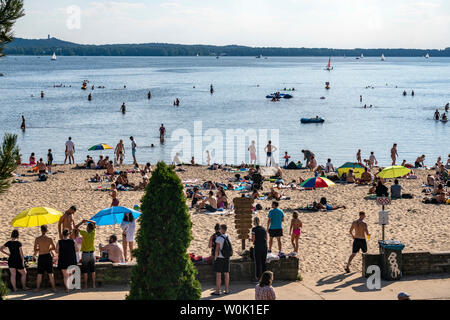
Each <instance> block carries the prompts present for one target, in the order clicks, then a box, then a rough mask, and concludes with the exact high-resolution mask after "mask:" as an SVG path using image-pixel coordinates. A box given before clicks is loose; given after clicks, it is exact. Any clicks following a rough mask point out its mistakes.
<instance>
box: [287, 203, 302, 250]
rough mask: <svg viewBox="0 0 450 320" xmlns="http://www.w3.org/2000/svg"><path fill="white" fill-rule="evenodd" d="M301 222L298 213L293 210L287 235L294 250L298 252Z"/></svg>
mask: <svg viewBox="0 0 450 320" xmlns="http://www.w3.org/2000/svg"><path fill="white" fill-rule="evenodd" d="M302 228H303V224H302V222H301V221H300V219H299V218H298V213H297V212H295V211H294V213H293V214H292V220H291V227H290V229H289V235H290V236H291V243H292V246H293V247H294V252H295V253H297V254H298V239H300V234H301V232H302Z"/></svg>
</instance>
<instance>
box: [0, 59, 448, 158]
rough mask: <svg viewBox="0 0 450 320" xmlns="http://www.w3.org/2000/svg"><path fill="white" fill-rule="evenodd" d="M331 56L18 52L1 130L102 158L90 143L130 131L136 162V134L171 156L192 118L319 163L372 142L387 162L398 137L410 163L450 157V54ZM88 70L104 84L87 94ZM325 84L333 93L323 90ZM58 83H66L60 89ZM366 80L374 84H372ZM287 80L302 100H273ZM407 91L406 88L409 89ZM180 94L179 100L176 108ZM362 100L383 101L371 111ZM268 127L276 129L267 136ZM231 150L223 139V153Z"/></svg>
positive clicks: (33, 148)
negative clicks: (449, 107) (250, 132)
mask: <svg viewBox="0 0 450 320" xmlns="http://www.w3.org/2000/svg"><path fill="white" fill-rule="evenodd" d="M327 62H328V59H326V58H325V59H324V58H318V57H302V58H297V57H296V58H281V57H280V58H269V59H255V58H251V57H245V58H244V57H221V58H220V59H216V58H214V57H59V58H58V60H57V61H55V62H52V61H50V57H16V56H9V57H6V58H2V59H0V72H1V73H4V74H5V76H4V77H0V108H1V112H0V128H1V130H0V132H1V134H3V132H10V133H16V134H18V135H19V144H20V148H21V152H22V154H23V160H24V161H28V157H29V155H30V153H31V152H35V153H36V155H37V157H38V158H39V157H43V158H44V159H46V154H47V149H49V148H51V149H53V153H54V157H55V160H56V162H57V163H60V162H61V161H63V160H64V142H65V141H66V140H67V137H68V136H72V137H73V140H74V142H75V145H76V148H77V153H76V157H75V158H76V161H77V162H81V161H82V160H84V158H85V157H86V155H87V154H90V155H93V156H94V157H95V158H96V159H97V156H98V155H99V154H100V152H88V151H87V150H88V148H89V147H91V146H93V145H95V144H98V143H107V144H110V145H112V146H115V145H116V144H117V142H118V140H119V139H123V140H124V141H125V145H126V147H127V155H128V157H127V158H126V162H128V163H130V162H131V161H132V159H131V157H130V154H131V152H130V141H129V137H130V136H131V135H132V136H134V137H135V138H136V141H137V143H138V152H137V158H138V162H139V163H144V162H146V161H150V162H152V163H154V162H156V161H157V160H165V161H169V162H170V161H171V159H172V154H173V152H174V150H175V149H176V148H175V147H176V146H177V145H178V144H179V141H174V140H173V139H172V138H171V136H172V134H174V133H176V132H177V131H176V130H180V129H186V130H188V131H189V132H190V133H191V135H192V137H193V139H194V138H195V139H199V138H200V137H199V135H201V134H202V133H198V132H197V133H194V121H202V127H203V128H202V132H203V134H204V132H205V131H206V130H208V129H218V132H219V133H220V132H222V134H223V135H224V136H225V135H226V130H227V129H244V130H247V129H255V130H259V131H257V133H258V134H263V136H261V139H260V140H261V141H258V144H259V146H260V147H261V148H260V150H262V149H263V148H264V146H265V144H266V143H267V140H268V139H269V138H272V139H273V140H274V141H275V142H276V144H278V145H277V147H278V148H279V150H280V151H281V152H280V154H279V157H280V162H281V161H282V160H281V158H282V156H283V154H282V153H284V151H288V152H289V153H290V154H291V156H292V159H294V160H299V159H301V160H303V156H302V154H301V150H302V149H310V150H312V151H313V152H314V153H315V154H316V156H317V158H318V160H319V163H325V162H326V159H327V158H328V157H330V158H332V159H333V163H334V164H335V165H340V164H342V163H344V162H346V161H354V160H355V154H356V151H357V149H358V148H361V149H362V150H363V158H368V156H369V153H370V151H374V152H375V155H376V157H377V158H378V160H379V162H380V164H381V165H389V164H390V153H389V151H390V148H391V147H392V144H393V143H397V144H398V152H399V158H400V161H401V160H403V159H406V160H408V162H412V163H413V162H414V160H415V158H416V157H417V156H418V155H420V154H422V153H423V154H426V155H427V159H426V161H425V163H426V164H428V165H432V164H434V162H435V161H436V158H437V157H438V156H443V158H444V159H446V156H447V154H449V153H450V143H449V141H450V140H449V137H450V123H443V122H440V121H434V120H433V114H434V111H435V109H436V108H439V109H440V112H442V111H443V107H444V105H445V103H447V102H450V59H449V58H430V59H428V60H426V59H425V58H389V57H387V61H385V62H382V61H380V59H379V58H364V59H361V60H356V59H355V58H350V57H348V58H336V59H333V60H332V64H333V65H334V70H333V71H331V72H328V71H325V70H324V67H325V65H326V64H327ZM84 79H88V80H89V81H90V85H95V86H96V87H97V86H105V87H106V88H105V89H95V90H94V91H91V90H87V91H82V90H81V89H80V88H81V84H82V81H83V80H84ZM327 81H329V82H330V83H331V89H330V90H325V82H327ZM59 83H63V84H64V85H65V86H66V87H65V88H64V87H63V88H54V87H53V86H54V85H55V84H59ZM210 84H214V88H215V93H214V94H213V95H211V94H210V93H209V86H210ZM124 85H126V89H123V87H124ZM369 85H370V86H374V89H366V86H369ZM69 86H71V87H69ZM194 86H195V88H193V87H194ZM285 87H288V88H290V87H295V89H296V90H295V92H293V93H292V94H293V95H294V98H293V99H291V100H284V99H282V101H280V102H276V103H274V102H271V101H270V100H268V99H266V98H265V96H266V95H267V94H270V93H272V92H275V91H279V90H281V89H283V88H285ZM148 89H151V92H152V99H151V100H148V99H147V92H148ZM41 90H43V91H45V98H44V99H41V98H40V92H41ZM403 90H406V91H407V92H408V96H406V97H404V96H402V92H403ZM411 90H414V91H415V96H414V97H412V96H411ZM89 93H92V95H93V101H91V102H89V101H88V99H87V96H88V94H89ZM360 95H362V96H363V102H362V103H360ZM322 96H324V97H326V99H325V100H321V99H320V97H322ZM177 97H178V98H179V99H180V100H181V105H180V107H179V108H176V107H174V106H173V101H174V100H175V98H177ZM122 102H125V103H126V105H127V113H126V114H125V115H122V113H121V112H120V106H121V104H122ZM364 104H367V105H371V104H372V105H373V106H374V107H373V108H371V109H364V108H362V106H363V105H364ZM21 115H24V116H25V118H26V119H27V130H26V132H25V133H22V131H21V130H20V124H21ZM316 115H319V116H321V117H323V118H324V119H326V122H325V123H324V124H308V125H302V124H300V119H301V118H302V117H308V118H309V117H315V116H316ZM161 123H164V124H165V126H166V128H167V134H168V136H167V138H166V141H165V144H164V145H161V144H160V142H159V134H158V129H159V126H160V124H161ZM261 129H268V130H269V131H268V134H269V136H268V137H267V138H266V137H264V130H261ZM272 129H273V130H277V129H278V130H279V136H278V137H277V135H276V134H275V135H273V136H270V132H271V131H270V130H272ZM216 131H217V130H216ZM273 133H275V131H273ZM194 135H196V136H195V137H194ZM209 143H210V142H203V150H201V148H202V147H201V146H200V147H196V149H194V147H192V150H191V151H189V152H190V153H191V154H186V155H185V156H186V157H189V158H190V156H191V155H195V156H196V159H197V161H198V160H199V158H201V156H203V155H204V149H205V148H206V147H207V145H208V144H209ZM248 143H249V141H248V139H247V141H246V142H245V144H246V145H247V144H248ZM151 144H155V148H150V145H151ZM218 145H219V146H220V143H219V144H218ZM230 149H233V148H232V147H230V146H227V144H226V143H225V141H224V146H223V153H224V158H225V156H226V155H228V156H229V155H230V154H231V153H230ZM234 149H235V150H234V152H235V153H236V154H237V156H240V157H242V156H244V155H246V153H245V150H242V148H241V149H239V150H236V148H234ZM262 152H263V151H262ZM103 153H104V154H106V155H108V154H109V155H111V154H112V152H110V151H108V152H103ZM219 155H220V152H219V153H215V152H214V153H213V156H217V157H219ZM263 160H264V161H263V162H265V159H263ZM224 161H225V160H224ZM239 161H240V159H239V158H235V161H233V162H239ZM247 161H248V157H247ZM227 162H228V163H229V162H230V161H227Z"/></svg>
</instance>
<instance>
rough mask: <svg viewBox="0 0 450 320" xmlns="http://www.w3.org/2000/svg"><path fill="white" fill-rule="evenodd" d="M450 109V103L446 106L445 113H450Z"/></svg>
mask: <svg viewBox="0 0 450 320" xmlns="http://www.w3.org/2000/svg"><path fill="white" fill-rule="evenodd" d="M449 108H450V103H447V104H446V105H445V112H448V109H449Z"/></svg>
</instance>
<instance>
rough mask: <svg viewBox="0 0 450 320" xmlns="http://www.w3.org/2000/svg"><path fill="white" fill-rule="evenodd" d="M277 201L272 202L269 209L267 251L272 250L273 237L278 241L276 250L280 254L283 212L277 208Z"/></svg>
mask: <svg viewBox="0 0 450 320" xmlns="http://www.w3.org/2000/svg"><path fill="white" fill-rule="evenodd" d="M278 206H279V204H278V202H276V201H274V202H272V210H270V211H269V216H268V218H269V220H268V221H267V230H269V236H270V238H269V253H271V252H272V245H273V238H276V239H277V241H278V250H279V253H280V254H281V253H282V251H281V237H282V236H283V221H284V212H283V211H282V210H280V209H278Z"/></svg>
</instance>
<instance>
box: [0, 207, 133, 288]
mask: <svg viewBox="0 0 450 320" xmlns="http://www.w3.org/2000/svg"><path fill="white" fill-rule="evenodd" d="M76 212H77V208H76V207H75V206H72V207H70V208H69V209H68V210H67V211H66V212H65V213H64V215H63V216H62V217H61V218H60V220H59V222H58V237H59V239H58V241H57V242H56V244H55V241H54V240H55V239H53V238H52V237H50V236H49V235H48V227H47V225H42V226H41V227H40V230H41V235H40V236H39V237H37V238H36V239H35V242H34V250H33V256H31V257H27V259H25V258H26V256H25V255H24V252H23V250H22V243H21V242H20V241H19V236H20V234H19V231H18V230H13V231H12V233H11V238H10V240H9V241H7V242H6V243H5V244H4V245H2V246H1V247H0V252H2V253H3V254H5V255H7V256H8V267H9V270H10V281H11V286H12V288H13V291H17V284H16V277H17V274H20V276H21V284H22V289H23V290H30V288H28V287H27V286H26V277H27V271H26V267H27V266H28V264H29V263H31V262H35V263H36V265H37V283H36V291H39V290H40V287H41V283H42V277H43V275H44V274H47V275H48V277H49V281H50V284H51V287H52V290H53V291H54V292H56V287H55V278H54V271H55V270H54V264H55V263H56V264H57V270H59V271H61V273H62V276H63V279H64V285H65V290H66V292H69V289H70V286H69V282H68V281H69V280H68V279H69V277H70V275H71V274H73V273H74V270H73V269H70V267H71V266H76V265H78V264H81V273H82V275H83V279H84V289H87V288H88V274H90V275H91V278H92V287H93V288H95V286H96V274H95V264H96V262H112V263H125V262H127V261H128V249H129V254H130V255H129V261H133V248H134V238H135V233H136V220H135V219H134V217H133V215H132V214H131V212H130V213H125V214H124V216H123V220H122V223H121V225H120V226H121V228H122V237H123V238H122V244H120V243H119V242H118V239H117V236H116V235H111V236H110V237H109V243H108V244H107V245H105V246H103V245H102V244H100V245H99V248H98V249H99V252H100V254H101V256H96V255H95V252H96V248H95V245H94V243H95V238H96V226H97V224H96V222H95V221H92V220H85V219H83V220H81V221H80V222H79V223H78V224H76V223H75V218H74V216H75V214H76ZM82 225H85V226H86V229H85V230H82V228H81V226H82ZM6 249H8V251H6Z"/></svg>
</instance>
